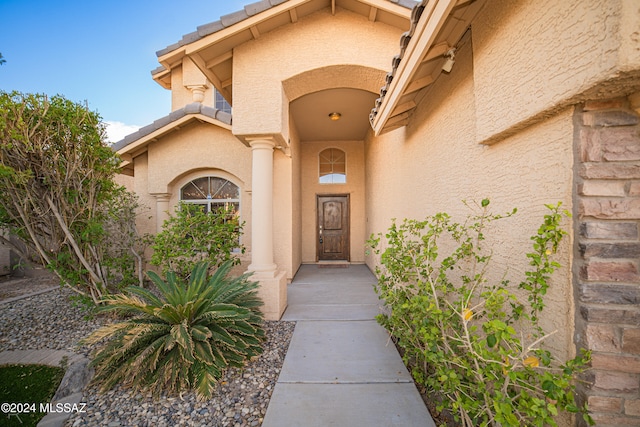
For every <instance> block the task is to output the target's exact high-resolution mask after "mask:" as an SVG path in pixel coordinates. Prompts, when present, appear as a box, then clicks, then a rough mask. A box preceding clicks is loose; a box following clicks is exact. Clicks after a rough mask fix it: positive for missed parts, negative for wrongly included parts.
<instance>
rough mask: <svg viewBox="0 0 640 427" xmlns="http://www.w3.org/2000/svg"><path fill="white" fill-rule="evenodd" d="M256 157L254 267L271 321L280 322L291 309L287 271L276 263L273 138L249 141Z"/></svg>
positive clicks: (252, 229)
mask: <svg viewBox="0 0 640 427" xmlns="http://www.w3.org/2000/svg"><path fill="white" fill-rule="evenodd" d="M247 141H248V142H249V145H250V146H251V153H252V158H253V164H252V178H251V211H252V216H251V265H249V268H248V270H249V271H253V272H254V274H253V276H252V277H253V279H254V280H256V281H258V282H260V290H259V294H260V297H261V298H262V300H263V301H264V307H263V309H262V310H263V312H264V315H265V318H266V319H267V320H278V319H280V317H281V316H282V313H284V309H285V308H286V307H287V286H286V277H285V272H284V271H278V270H277V265H276V264H275V263H274V261H273V149H274V147H275V145H276V144H275V141H273V140H272V139H269V138H257V139H248V140H247Z"/></svg>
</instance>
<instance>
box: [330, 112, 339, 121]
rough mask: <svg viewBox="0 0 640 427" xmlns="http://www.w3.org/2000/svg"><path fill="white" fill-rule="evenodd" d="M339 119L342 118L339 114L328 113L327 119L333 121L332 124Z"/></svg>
mask: <svg viewBox="0 0 640 427" xmlns="http://www.w3.org/2000/svg"><path fill="white" fill-rule="evenodd" d="M340 117H342V114H340V113H336V112H333V113H329V118H330V119H331V120H333V121H334V122H335V121H336V120H340Z"/></svg>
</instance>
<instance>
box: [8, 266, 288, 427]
mask: <svg viewBox="0 0 640 427" xmlns="http://www.w3.org/2000/svg"><path fill="white" fill-rule="evenodd" d="M33 280H47V279H45V278H38V279H33ZM71 295H72V292H71V291H70V290H67V289H56V290H53V291H50V292H46V293H42V294H39V295H34V296H29V297H26V298H24V299H20V300H14V301H11V302H5V303H4V304H3V305H2V310H0V351H7V350H32V349H52V350H66V351H74V352H75V353H79V354H83V355H88V353H89V349H87V348H79V347H77V343H78V341H79V340H80V339H82V338H84V337H86V336H87V335H89V334H90V333H91V332H92V331H94V330H95V329H97V328H98V327H100V326H101V325H102V324H103V323H104V322H105V319H103V318H99V317H97V318H92V319H87V318H85V317H86V313H85V312H84V311H83V310H82V309H81V308H79V307H76V306H74V305H73V304H72V303H71V302H70V301H69V299H68V298H69V296H71ZM294 326H295V323H294V322H265V325H264V328H265V332H266V337H267V339H266V341H265V343H264V353H263V354H262V355H261V356H260V357H258V358H256V359H255V360H253V361H251V362H250V363H248V364H247V365H246V366H245V367H244V369H242V370H240V369H230V370H229V371H227V372H226V374H225V375H224V376H223V378H221V380H220V383H219V387H218V388H217V390H216V392H215V395H214V397H213V398H212V399H210V400H207V401H204V402H200V401H198V400H197V399H196V397H195V394H194V393H185V394H183V395H182V396H162V397H160V398H159V399H153V398H152V397H151V396H150V395H147V394H144V393H138V392H133V391H131V390H128V389H123V388H121V387H116V388H115V389H113V390H110V391H108V392H106V393H99V392H98V391H97V388H96V387H95V386H92V385H91V386H89V387H88V388H87V389H86V390H85V392H84V397H83V399H82V402H83V403H86V404H87V405H86V407H85V408H84V411H85V412H83V413H74V414H71V417H70V418H69V420H68V421H67V422H66V424H65V425H66V426H173V425H181V426H259V425H261V424H262V419H263V417H264V415H265V413H266V410H267V406H268V403H269V399H270V398H271V394H272V392H273V388H274V386H275V383H276V381H277V379H278V375H279V373H280V369H281V367H282V363H283V361H284V356H285V354H286V351H287V348H288V346H289V342H290V340H291V336H292V334H293V329H294Z"/></svg>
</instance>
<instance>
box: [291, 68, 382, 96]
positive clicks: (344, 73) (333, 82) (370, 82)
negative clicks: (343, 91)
mask: <svg viewBox="0 0 640 427" xmlns="http://www.w3.org/2000/svg"><path fill="white" fill-rule="evenodd" d="M385 76H386V71H384V70H379V69H376V68H372V67H366V66H363V65H356V64H343V65H332V66H328V67H322V68H316V69H313V70H309V71H305V72H303V73H300V74H297V75H295V76H292V77H290V78H288V79H286V80H284V81H283V82H282V88H283V90H284V92H285V94H286V95H287V98H288V99H289V102H291V101H295V100H296V99H298V98H300V97H301V96H304V95H307V94H310V93H314V92H319V91H322V90H327V89H334V88H353V89H361V90H366V91H368V92H371V93H378V92H379V91H380V88H381V87H382V85H383V84H384V81H385V80H384V79H385Z"/></svg>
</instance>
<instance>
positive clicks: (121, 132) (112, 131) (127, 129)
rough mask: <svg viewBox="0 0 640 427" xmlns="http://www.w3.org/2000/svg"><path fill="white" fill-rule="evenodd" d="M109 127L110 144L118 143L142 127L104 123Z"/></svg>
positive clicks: (108, 137)
mask: <svg viewBox="0 0 640 427" xmlns="http://www.w3.org/2000/svg"><path fill="white" fill-rule="evenodd" d="M104 124H105V125H107V139H108V140H109V142H110V143H112V144H113V143H114V142H118V141H120V140H121V139H123V138H124V137H125V136H127V135H129V134H132V133H134V132H135V131H137V130H138V129H140V126H136V125H127V124H124V123H122V122H109V121H106V122H104Z"/></svg>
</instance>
